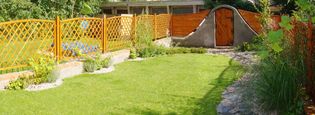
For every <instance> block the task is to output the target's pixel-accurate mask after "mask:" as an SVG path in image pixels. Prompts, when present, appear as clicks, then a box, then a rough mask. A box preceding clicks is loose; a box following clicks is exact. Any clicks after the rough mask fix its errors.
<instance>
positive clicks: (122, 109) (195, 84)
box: [0, 54, 244, 115]
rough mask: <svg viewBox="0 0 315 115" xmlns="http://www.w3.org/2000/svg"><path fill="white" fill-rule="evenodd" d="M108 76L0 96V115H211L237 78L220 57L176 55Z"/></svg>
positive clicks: (238, 71) (236, 68)
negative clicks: (226, 89) (37, 90)
mask: <svg viewBox="0 0 315 115" xmlns="http://www.w3.org/2000/svg"><path fill="white" fill-rule="evenodd" d="M115 67H116V68H115V69H116V70H115V71H114V72H112V73H108V74H103V75H89V74H83V75H80V76H76V77H74V78H69V79H65V82H64V84H63V85H62V86H60V87H57V88H55V89H50V90H45V91H40V92H27V91H2V92H1V91H0V103H1V104H0V113H1V114H40V115H42V114H50V115H59V114H74V115H77V114H84V115H87V114H94V115H101V114H147V115H152V114H153V115H155V114H172V115H173V114H174V115H175V114H197V115H200V114H205V115H213V114H216V110H215V108H216V106H217V104H218V103H219V102H220V100H221V93H222V92H223V91H224V89H225V88H226V87H227V86H228V85H229V84H231V83H232V82H233V81H234V80H236V79H237V78H239V77H240V76H241V75H242V74H243V73H244V69H243V67H242V66H241V65H240V64H239V63H237V62H234V61H232V60H231V59H229V58H227V57H224V56H211V55H206V54H182V55H173V56H163V57H157V58H149V59H147V60H145V61H141V62H125V63H122V64H119V65H116V66H115Z"/></svg>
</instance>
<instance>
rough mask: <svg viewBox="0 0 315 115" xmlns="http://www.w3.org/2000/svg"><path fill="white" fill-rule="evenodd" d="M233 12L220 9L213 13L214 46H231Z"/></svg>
mask: <svg viewBox="0 0 315 115" xmlns="http://www.w3.org/2000/svg"><path fill="white" fill-rule="evenodd" d="M233 22H234V18H233V11H232V10H231V9H228V8H220V9H217V10H216V11H215V23H216V33H215V35H216V45H217V46H232V45H233V37H234V27H233Z"/></svg>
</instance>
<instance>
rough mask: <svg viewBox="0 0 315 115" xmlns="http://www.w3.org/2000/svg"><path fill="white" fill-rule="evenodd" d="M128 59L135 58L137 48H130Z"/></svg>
mask: <svg viewBox="0 0 315 115" xmlns="http://www.w3.org/2000/svg"><path fill="white" fill-rule="evenodd" d="M129 58H130V59H136V58H137V50H136V49H130V56H129Z"/></svg>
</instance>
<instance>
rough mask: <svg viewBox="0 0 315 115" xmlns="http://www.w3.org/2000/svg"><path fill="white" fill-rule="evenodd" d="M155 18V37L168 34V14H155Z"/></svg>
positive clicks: (169, 17)
mask: <svg viewBox="0 0 315 115" xmlns="http://www.w3.org/2000/svg"><path fill="white" fill-rule="evenodd" d="M155 19H156V20H155V22H156V23H155V24H156V25H155V26H156V38H163V37H166V36H168V33H169V26H170V19H171V16H170V15H169V14H160V15H156V18H155Z"/></svg>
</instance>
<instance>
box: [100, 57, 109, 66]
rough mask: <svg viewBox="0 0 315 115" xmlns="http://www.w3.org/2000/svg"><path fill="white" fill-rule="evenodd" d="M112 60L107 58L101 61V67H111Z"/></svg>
mask: <svg viewBox="0 0 315 115" xmlns="http://www.w3.org/2000/svg"><path fill="white" fill-rule="evenodd" d="M110 61H111V58H110V57H107V58H105V59H103V60H102V61H101V65H102V67H103V68H108V67H109V66H110Z"/></svg>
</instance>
